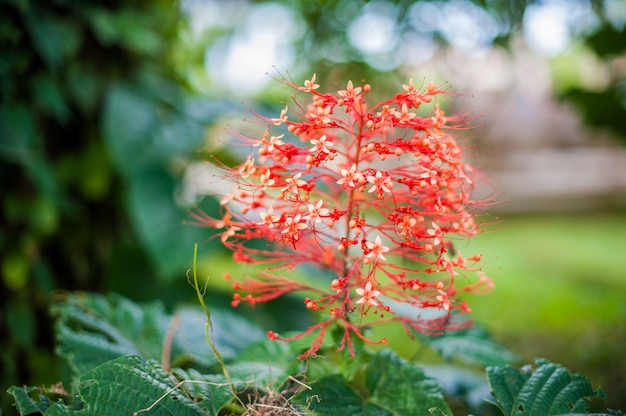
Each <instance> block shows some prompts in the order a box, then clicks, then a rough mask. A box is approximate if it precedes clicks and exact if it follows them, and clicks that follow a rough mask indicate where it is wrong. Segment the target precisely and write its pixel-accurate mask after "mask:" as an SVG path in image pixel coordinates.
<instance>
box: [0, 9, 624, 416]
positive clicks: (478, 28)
mask: <svg viewBox="0 0 626 416" xmlns="http://www.w3.org/2000/svg"><path fill="white" fill-rule="evenodd" d="M0 48H1V49H0V93H1V97H2V100H1V102H0V166H1V168H0V189H1V193H0V195H1V196H0V198H1V207H0V210H1V211H0V212H1V219H2V222H1V224H2V225H1V229H0V267H1V273H2V279H1V281H0V285H1V287H0V339H1V340H2V348H1V349H0V368H1V370H0V390H1V391H4V390H5V389H6V388H7V387H8V386H10V385H13V384H34V385H38V384H51V383H54V382H56V381H58V380H59V379H62V378H63V366H62V364H61V363H59V362H57V360H56V359H55V358H54V353H53V351H54V337H53V323H52V322H51V319H50V317H49V314H48V306H49V304H50V303H51V301H53V299H54V293H55V291H58V290H91V291H97V292H108V291H116V292H119V293H121V294H123V295H125V296H128V297H130V298H132V299H134V300H138V301H147V300H153V299H161V300H162V301H163V302H164V303H165V304H166V305H167V306H168V307H174V306H175V305H177V304H179V303H183V302H193V297H194V294H193V293H192V291H191V290H190V288H189V287H188V286H187V282H186V280H185V272H186V270H187V269H188V268H189V266H190V264H191V257H192V251H193V244H194V243H195V242H201V243H202V246H201V249H200V250H201V255H202V256H203V258H204V262H203V264H205V268H206V269H207V272H208V271H209V270H211V264H212V260H211V259H217V258H219V259H223V258H224V257H225V256H226V253H224V252H223V251H222V249H221V248H220V246H219V244H217V242H216V240H211V239H210V237H211V236H210V235H209V234H208V233H207V231H206V230H202V229H197V228H193V227H190V226H186V225H184V224H183V222H184V221H185V220H186V219H187V218H188V210H189V209H190V208H191V207H192V206H193V205H194V204H200V205H201V206H202V208H203V209H205V210H207V211H208V212H212V211H214V210H216V209H217V208H216V202H215V201H213V200H211V199H210V198H203V196H202V193H203V190H206V189H207V188H211V187H216V186H219V181H217V180H216V179H215V178H214V177H213V176H212V174H211V172H210V170H208V169H207V167H206V164H205V162H204V161H206V160H207V158H208V157H209V156H210V155H212V154H217V155H219V156H220V158H222V159H223V160H234V159H237V158H239V157H240V156H241V155H238V154H233V153H229V149H226V148H225V147H224V145H223V143H222V141H223V140H225V139H227V138H228V132H227V131H225V130H224V126H230V127H229V128H230V129H231V130H237V129H239V128H244V129H245V128H248V127H242V126H241V119H242V118H244V117H246V115H245V114H246V110H245V109H242V106H241V104H240V102H242V101H243V102H245V105H246V106H250V107H252V108H254V109H255V110H258V111H260V112H264V113H265V112H267V113H270V112H272V113H277V112H278V111H279V109H280V108H282V107H283V105H284V104H283V103H284V101H286V100H287V99H288V97H289V91H288V90H286V89H285V87H284V86H283V85H281V84H280V83H278V82H276V81H275V80H273V77H280V75H279V74H278V72H277V71H280V72H281V73H283V74H285V75H287V76H291V77H293V78H294V79H296V80H297V81H298V82H302V80H304V79H308V78H310V76H311V74H312V73H314V72H315V73H317V77H318V80H319V81H320V82H319V83H320V84H322V86H323V88H327V89H328V90H333V89H335V87H336V86H343V85H344V84H345V82H346V81H347V80H348V79H352V80H353V81H354V82H355V83H360V82H361V81H365V82H367V83H370V84H371V85H372V86H373V87H374V88H375V89H376V90H377V91H380V92H381V94H383V95H384V94H386V93H387V92H389V93H395V92H396V90H397V89H398V87H399V86H400V84H401V83H406V81H407V80H408V78H411V77H412V78H414V80H415V81H416V83H418V81H421V80H422V79H425V80H426V81H428V80H429V79H434V80H436V81H439V82H441V81H447V82H449V83H450V84H451V86H452V89H453V90H455V91H458V92H462V93H464V94H466V95H464V96H463V97H460V98H459V103H460V104H459V107H460V108H467V109H471V110H472V111H474V112H475V113H476V114H477V115H479V116H480V117H481V118H480V120H479V124H480V123H484V125H483V126H480V128H478V129H476V130H474V131H471V132H469V133H468V135H467V139H466V140H467V144H468V145H471V151H470V153H471V154H472V157H473V164H474V165H476V166H477V167H479V168H480V169H481V170H482V171H484V172H485V176H486V177H489V178H492V179H489V180H486V181H485V183H486V184H488V186H485V189H484V190H480V189H479V192H495V193H496V195H497V198H498V199H499V200H500V201H503V202H502V203H501V204H499V205H497V206H494V207H493V210H492V213H491V215H490V216H489V217H487V218H486V221H487V222H488V223H489V224H490V225H489V227H488V228H487V230H488V232H487V233H486V234H484V235H481V236H480V237H477V238H476V239H475V240H473V241H472V242H470V243H469V244H467V245H468V247H466V246H465V243H464V242H460V243H459V245H460V247H461V249H462V250H463V251H465V250H467V251H468V252H469V251H480V252H482V253H483V254H484V258H485V259H486V264H485V271H486V272H487V273H488V274H489V275H490V276H492V277H493V278H494V280H495V282H496V284H497V288H496V290H495V291H494V292H493V293H492V294H491V295H489V296H484V297H480V298H472V299H471V306H472V307H473V309H474V311H475V315H476V318H477V320H478V321H479V322H481V323H482V324H483V325H484V326H486V327H487V328H489V329H490V330H492V331H493V333H494V334H495V336H496V337H497V338H498V339H499V340H500V341H502V342H503V343H505V344H506V345H508V346H509V347H510V348H511V349H513V350H514V351H515V352H517V353H519V354H520V355H522V356H524V357H526V358H532V357H537V356H543V357H546V358H548V359H550V360H553V361H556V362H560V363H562V364H564V365H566V366H568V367H569V368H570V369H572V370H573V371H578V372H582V373H585V374H586V375H588V376H589V377H590V378H591V379H592V381H593V382H594V383H595V384H596V385H598V384H601V385H602V386H603V387H604V388H605V390H606V391H607V392H608V393H609V398H610V404H611V405H612V406H613V407H617V408H621V409H626V387H625V385H626V380H624V374H626V354H624V348H623V345H624V343H625V342H626V325H624V322H626V300H625V299H626V273H625V272H624V270H626V258H625V257H624V255H623V251H624V250H625V249H626V213H625V212H624V210H623V208H624V206H625V205H626V150H625V149H626V146H624V143H626V2H624V1H623V0H604V1H600V0H598V1H593V0H545V1H530V0H491V1H490V0H482V1H480V0H474V1H467V0H454V1H403V0H395V1H391V0H389V1H383V0H379V1H362V0H338V1H325V0H281V1H271V2H270V1H244V0H240V1H229V2H221V1H217V0H213V1H209V0H204V1H202V0H195V1H194V0H189V1H182V2H178V1H170V0H157V1H148V0H129V1H121V0H118V1H110V2H106V3H105V2H99V1H84V2H73V1H69V0H53V1H46V2H44V1H29V0H0ZM273 66H275V68H276V69H274V68H273ZM268 73H269V75H268ZM464 140H465V139H464ZM220 261H221V260H220ZM217 286H218V287H224V285H220V284H219V283H218V284H217ZM229 297H230V295H229V294H228V293H225V294H219V293H218V294H216V295H214V302H219V303H222V304H226V303H228V300H229ZM277 307H286V306H285V304H283V305H278V306H277ZM283 325H285V326H288V325H290V323H283ZM274 329H275V328H274ZM0 397H1V399H0V407H1V408H2V409H3V410H4V412H5V414H12V413H11V412H12V409H11V408H10V405H9V402H10V401H9V396H8V395H3V396H0Z"/></svg>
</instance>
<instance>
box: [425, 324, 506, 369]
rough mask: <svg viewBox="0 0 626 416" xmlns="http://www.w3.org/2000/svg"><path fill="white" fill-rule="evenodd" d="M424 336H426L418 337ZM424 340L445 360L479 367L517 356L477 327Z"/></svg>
mask: <svg viewBox="0 0 626 416" xmlns="http://www.w3.org/2000/svg"><path fill="white" fill-rule="evenodd" d="M424 338H426V337H422V338H420V339H422V340H424ZM424 341H425V342H426V343H427V344H428V345H430V347H431V348H432V349H434V350H435V351H437V352H438V353H439V354H441V356H442V357H443V358H444V359H446V360H458V361H461V362H464V363H466V364H471V365H479V366H481V367H486V366H489V365H491V366H497V365H505V364H509V363H512V362H514V361H516V360H517V358H518V357H517V356H516V355H515V354H513V353H512V352H511V351H509V350H508V349H507V348H506V347H504V346H503V345H501V344H499V343H497V342H495V341H493V340H492V339H491V338H490V337H489V335H488V334H487V332H486V331H484V330H483V329H481V328H478V327H474V328H471V329H469V330H463V331H451V332H447V333H445V334H444V335H442V336H439V337H428V338H427V339H426V340H424Z"/></svg>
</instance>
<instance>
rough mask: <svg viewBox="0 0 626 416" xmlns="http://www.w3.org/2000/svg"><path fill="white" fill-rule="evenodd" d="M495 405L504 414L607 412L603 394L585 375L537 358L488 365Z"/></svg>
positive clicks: (517, 415) (518, 415)
mask: <svg viewBox="0 0 626 416" xmlns="http://www.w3.org/2000/svg"><path fill="white" fill-rule="evenodd" d="M487 376H488V379H489V384H490V386H491V390H492V394H493V396H494V398H495V403H494V404H495V405H496V406H498V407H499V408H500V410H501V411H502V413H503V414H504V415H506V416H509V415H510V416H522V415H546V416H551V415H565V414H576V413H581V412H582V413H585V412H587V413H588V414H596V413H606V412H607V411H608V409H607V408H606V396H605V395H604V392H602V390H597V391H594V390H593V388H592V386H591V383H590V382H589V380H588V379H587V378H586V377H583V376H581V375H579V374H571V373H570V372H569V371H568V370H567V369H566V368H565V367H563V366H561V365H559V364H554V363H550V362H548V361H545V360H537V361H536V363H535V366H533V367H523V368H522V369H520V370H518V369H515V368H513V367H511V366H504V367H489V368H487Z"/></svg>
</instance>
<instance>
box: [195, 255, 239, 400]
mask: <svg viewBox="0 0 626 416" xmlns="http://www.w3.org/2000/svg"><path fill="white" fill-rule="evenodd" d="M197 264H198V243H196V244H194V246H193V285H194V288H195V289H196V294H197V295H198V301H199V302H200V305H201V306H202V309H203V310H204V312H205V313H206V317H207V321H206V324H205V327H204V330H205V337H206V340H207V343H208V344H209V346H210V347H211V350H212V351H213V354H214V355H215V358H217V361H218V362H219V364H220V366H221V367H222V373H223V374H224V377H226V380H227V381H228V384H229V385H230V390H231V392H232V393H233V397H234V398H235V399H237V400H239V399H238V398H237V391H236V390H235V385H234V383H233V381H232V379H231V377H230V373H229V372H228V368H227V367H226V363H225V362H224V359H223V358H222V355H221V354H220V352H219V351H218V350H217V348H216V347H215V343H214V342H213V341H212V338H213V328H212V326H211V311H210V310H209V308H208V306H207V305H206V303H204V293H203V291H202V290H200V285H199V284H198V274H197V273H196V269H197ZM207 283H208V278H207ZM205 289H206V284H205Z"/></svg>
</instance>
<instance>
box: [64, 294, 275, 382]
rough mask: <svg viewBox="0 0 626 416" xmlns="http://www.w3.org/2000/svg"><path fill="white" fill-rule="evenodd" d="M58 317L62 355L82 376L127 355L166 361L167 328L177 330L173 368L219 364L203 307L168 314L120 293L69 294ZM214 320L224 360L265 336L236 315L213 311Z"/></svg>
mask: <svg viewBox="0 0 626 416" xmlns="http://www.w3.org/2000/svg"><path fill="white" fill-rule="evenodd" d="M53 314H54V315H55V316H56V317H57V326H56V332H57V339H58V346H57V351H58V353H59V354H60V355H61V356H63V357H65V358H66V359H67V360H68V363H69V364H70V366H71V367H72V369H73V370H74V371H75V372H76V373H78V374H81V373H84V372H85V371H88V370H91V369H92V368H94V367H96V366H98V365H100V364H103V363H104V362H106V361H108V360H111V359H114V358H116V357H119V356H122V355H128V354H134V355H138V356H140V357H142V358H145V359H158V360H161V359H162V354H163V343H164V338H165V334H166V332H167V331H168V328H170V329H171V328H174V329H175V336H174V338H173V340H172V342H171V357H170V363H171V366H172V367H180V366H183V365H191V364H193V365H195V366H198V367H200V368H209V367H212V366H215V365H216V363H217V360H216V359H215V357H214V355H213V353H212V352H211V350H210V348H209V347H208V345H207V342H206V339H205V319H206V317H205V315H204V314H203V313H202V312H201V311H200V310H199V309H198V310H195V309H194V310H191V309H182V310H180V311H178V312H177V313H176V314H175V315H169V314H167V313H166V312H165V310H164V308H163V306H162V305H161V304H160V303H159V302H153V303H149V304H145V305H139V304H137V303H134V302H132V301H130V300H128V299H126V298H124V297H121V296H119V295H109V296H107V297H105V296H102V295H96V294H70V295H68V296H67V298H66V299H65V300H64V301H63V302H61V303H59V304H57V305H55V306H54V307H53ZM211 316H212V333H213V334H214V335H215V341H214V342H215V345H216V347H217V349H218V350H219V351H220V353H221V354H222V356H223V357H224V358H225V359H231V358H233V357H234V356H235V355H236V354H237V353H238V352H239V351H241V350H242V349H244V348H245V347H246V346H247V345H249V344H250V343H252V342H254V341H255V340H258V339H260V338H261V337H263V331H262V330H261V329H259V328H258V327H256V326H254V325H252V324H251V323H249V322H248V321H246V320H244V319H242V318H241V317H239V316H237V315H235V314H234V313H232V312H231V311H227V310H221V309H217V308H212V309H211ZM242 334H245V336H242Z"/></svg>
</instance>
